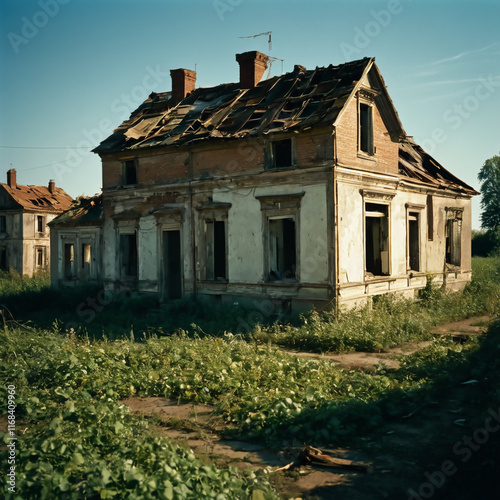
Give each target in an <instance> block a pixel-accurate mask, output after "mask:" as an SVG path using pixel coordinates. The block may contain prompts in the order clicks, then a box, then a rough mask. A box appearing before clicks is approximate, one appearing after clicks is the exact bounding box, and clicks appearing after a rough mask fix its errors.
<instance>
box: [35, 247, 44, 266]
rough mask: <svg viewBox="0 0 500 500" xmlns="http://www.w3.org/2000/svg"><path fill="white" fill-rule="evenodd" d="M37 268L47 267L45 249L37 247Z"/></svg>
mask: <svg viewBox="0 0 500 500" xmlns="http://www.w3.org/2000/svg"><path fill="white" fill-rule="evenodd" d="M35 267H36V268H37V269H43V268H44V267H45V247H35Z"/></svg>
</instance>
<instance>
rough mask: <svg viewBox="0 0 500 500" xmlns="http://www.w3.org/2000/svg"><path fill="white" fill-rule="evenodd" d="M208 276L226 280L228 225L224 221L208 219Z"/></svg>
mask: <svg viewBox="0 0 500 500" xmlns="http://www.w3.org/2000/svg"><path fill="white" fill-rule="evenodd" d="M206 240H207V241H206V243H207V276H206V278H207V279H208V280H225V279H226V278H227V276H226V226H225V222H224V221H218V220H216V221H207V232H206Z"/></svg>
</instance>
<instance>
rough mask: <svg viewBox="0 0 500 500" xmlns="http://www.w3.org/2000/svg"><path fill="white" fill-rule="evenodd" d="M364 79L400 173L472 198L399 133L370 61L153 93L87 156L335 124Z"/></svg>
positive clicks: (469, 190)
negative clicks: (246, 84)
mask: <svg viewBox="0 0 500 500" xmlns="http://www.w3.org/2000/svg"><path fill="white" fill-rule="evenodd" d="M367 78H368V80H369V82H370V85H371V86H372V88H373V89H375V92H373V96H374V99H375V103H376V104H377V106H378V108H379V110H380V113H381V115H382V118H383V120H384V122H385V125H386V127H387V129H388V131H389V134H390V135H391V137H392V139H393V140H394V141H397V142H399V143H400V161H399V171H400V174H401V175H402V176H403V177H408V178H410V179H412V181H413V182H426V183H431V184H434V185H435V186H436V187H438V188H445V187H446V188H449V189H453V190H458V191H459V192H461V193H466V194H468V195H475V194H478V193H477V192H476V191H475V190H474V189H473V188H472V187H471V186H469V185H467V184H466V183H464V182H463V181H461V180H460V179H458V178H457V177H455V176H454V175H453V174H451V173H450V172H448V171H447V170H446V169H445V168H444V167H442V166H441V165H440V164H439V163H438V162H437V161H436V160H435V159H434V158H432V157H431V156H430V155H429V154H428V153H426V152H425V151H424V150H423V149H422V148H421V147H420V146H418V145H417V144H415V143H414V142H413V141H412V140H411V138H409V137H408V136H407V135H406V132H405V131H404V129H403V126H402V124H401V121H400V119H399V116H398V113H397V111H396V109H395V107H394V104H393V102H392V100H391V98H390V96H389V93H388V91H387V87H386V85H385V82H384V80H383V78H382V75H381V73H380V71H379V69H378V67H377V65H376V64H375V58H364V59H360V60H358V61H352V62H348V63H345V64H340V65H337V66H334V65H330V66H327V67H321V68H319V67H317V68H315V69H313V70H307V69H306V68H304V67H303V66H295V68H294V71H292V72H290V73H285V74H284V75H281V76H276V77H273V78H270V79H268V80H263V81H261V82H260V83H258V84H257V85H256V86H254V87H253V88H249V89H247V88H241V85H240V83H227V84H221V85H218V86H215V87H210V88H198V89H195V90H194V91H193V92H191V93H190V94H189V95H187V97H185V98H184V99H182V100H181V101H180V102H178V103H174V102H173V99H172V93H171V92H164V93H154V92H153V93H152V94H151V95H150V96H149V98H148V99H146V101H144V102H143V103H142V104H141V105H140V106H139V107H138V108H137V109H136V110H135V111H134V112H133V113H132V114H131V115H130V118H129V119H128V120H125V121H124V122H123V123H122V124H121V125H120V126H119V127H118V128H117V129H116V130H115V131H114V132H113V134H112V135H110V136H109V137H108V138H107V139H105V140H104V141H102V142H101V144H99V146H97V147H96V148H95V149H94V152H96V153H98V154H106V153H115V152H120V151H140V150H143V149H144V148H152V147H158V148H161V147H166V146H183V145H191V144H196V143H199V142H200V141H204V140H207V139H213V140H216V139H239V138H245V137H254V136H260V135H267V134H275V133H283V132H299V131H306V130H309V129H311V128H313V127H322V126H335V125H336V124H337V123H338V121H339V120H340V118H341V116H342V112H343V110H344V109H345V108H346V107H347V104H348V103H349V101H350V100H351V99H353V98H354V96H355V95H356V93H357V92H358V90H360V89H364V90H366V87H364V86H363V85H362V82H363V81H366V79H367Z"/></svg>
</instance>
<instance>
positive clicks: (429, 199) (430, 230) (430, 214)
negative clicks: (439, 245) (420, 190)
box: [427, 194, 434, 241]
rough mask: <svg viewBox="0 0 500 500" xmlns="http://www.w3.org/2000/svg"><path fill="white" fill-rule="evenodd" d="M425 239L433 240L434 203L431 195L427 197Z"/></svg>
mask: <svg viewBox="0 0 500 500" xmlns="http://www.w3.org/2000/svg"><path fill="white" fill-rule="evenodd" d="M427 239H428V240H429V241H432V240H433V239H434V203H433V198H432V195H431V194H429V195H427Z"/></svg>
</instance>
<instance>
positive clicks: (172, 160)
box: [137, 150, 189, 184]
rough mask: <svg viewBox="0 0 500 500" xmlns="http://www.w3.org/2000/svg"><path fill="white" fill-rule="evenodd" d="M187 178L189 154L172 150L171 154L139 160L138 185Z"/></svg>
mask: <svg viewBox="0 0 500 500" xmlns="http://www.w3.org/2000/svg"><path fill="white" fill-rule="evenodd" d="M188 178H189V153H188V152H187V151H178V150H174V151H173V152H171V153H167V154H162V155H156V156H145V157H143V158H139V168H138V169H137V180H138V182H139V184H154V183H157V182H168V181H176V180H186V179H188Z"/></svg>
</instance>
